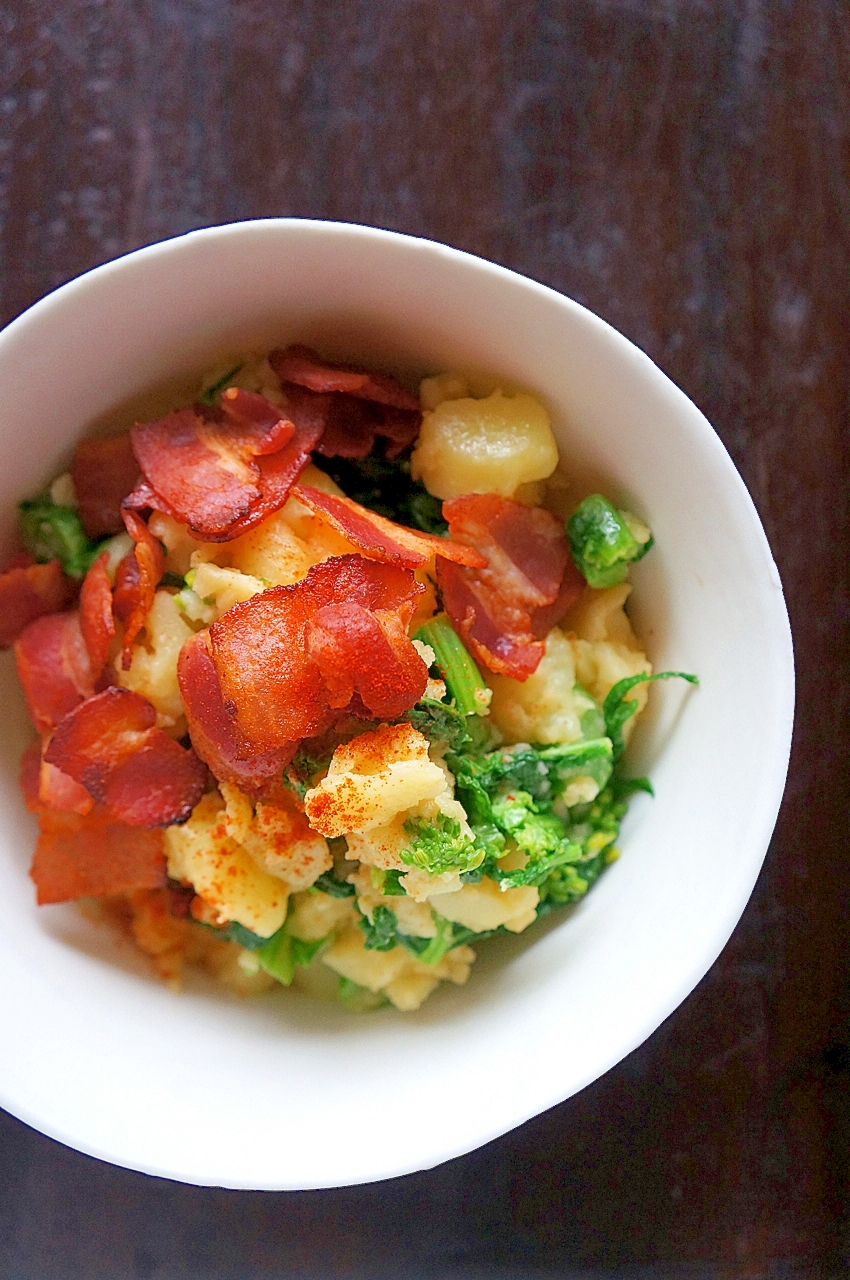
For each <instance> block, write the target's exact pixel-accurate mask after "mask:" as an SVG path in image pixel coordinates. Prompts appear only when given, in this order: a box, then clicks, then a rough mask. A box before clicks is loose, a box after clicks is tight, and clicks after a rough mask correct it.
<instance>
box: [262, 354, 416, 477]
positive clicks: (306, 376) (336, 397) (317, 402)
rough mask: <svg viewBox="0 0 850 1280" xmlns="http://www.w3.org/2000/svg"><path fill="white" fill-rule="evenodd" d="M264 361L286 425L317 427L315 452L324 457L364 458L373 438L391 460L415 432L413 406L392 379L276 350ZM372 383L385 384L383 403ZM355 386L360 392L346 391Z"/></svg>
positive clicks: (404, 447) (413, 398) (412, 401)
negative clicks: (277, 387) (282, 401)
mask: <svg viewBox="0 0 850 1280" xmlns="http://www.w3.org/2000/svg"><path fill="white" fill-rule="evenodd" d="M303 350H306V348H303ZM316 359H317V360H318V357H316ZM269 360H270V363H271V364H272V367H273V368H274V369H275V372H276V373H277V374H278V377H279V378H280V379H281V387H282V388H283V391H284V395H285V397H286V412H287V413H288V414H289V416H290V417H291V418H292V421H293V422H295V423H296V424H297V425H298V426H299V427H302V426H303V427H307V426H309V425H311V424H312V425H315V424H316V423H319V424H321V428H322V429H321V433H320V436H321V438H317V444H316V449H317V451H318V452H319V453H321V454H322V455H323V456H324V457H326V458H365V456H366V455H367V454H368V453H371V452H372V449H373V448H374V446H375V437H376V436H380V437H381V438H382V439H383V440H385V441H386V454H387V457H389V458H396V457H398V455H399V454H400V453H402V452H403V451H404V449H406V448H407V447H408V445H410V444H412V443H413V441H414V440H415V439H416V437H417V435H418V434H419V428H420V427H421V425H422V413H421V410H420V408H419V403H418V401H417V400H416V399H415V397H413V396H411V395H409V394H408V392H406V391H405V390H404V388H403V387H399V386H398V385H397V384H394V383H393V380H392V379H385V380H381V379H380V375H376V374H371V375H369V374H365V373H363V372H356V371H355V372H352V371H350V370H349V371H346V370H339V369H333V368H330V367H326V366H315V365H314V364H311V363H309V362H307V361H305V360H303V359H298V360H294V359H290V358H289V357H288V356H287V355H286V353H285V352H280V351H277V352H275V351H273V352H272V354H271V356H270V357H269ZM290 370H295V371H296V372H298V371H299V370H301V372H302V373H303V380H301V381H299V379H298V378H291V379H290V378H288V377H287V376H286V375H287V372H288V371H290ZM305 370H306V372H305ZM364 379H365V381H363V380H364ZM376 379H377V380H379V381H386V383H387V384H388V387H386V388H383V392H384V393H385V398H384V399H379V395H380V394H381V392H382V388H381V387H380V386H379V385H378V382H377V381H376ZM355 384H358V385H359V386H360V388H361V390H360V392H352V391H350V390H349V388H350V387H351V386H353V385H355ZM370 388H371V389H372V390H373V391H374V392H375V394H373V395H372V394H370V395H368V396H365V397H364V396H363V394H362V392H363V390H364V389H370Z"/></svg>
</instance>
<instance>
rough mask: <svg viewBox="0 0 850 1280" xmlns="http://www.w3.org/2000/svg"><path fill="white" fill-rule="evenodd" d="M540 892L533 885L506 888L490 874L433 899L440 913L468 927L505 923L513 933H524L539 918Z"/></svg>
mask: <svg viewBox="0 0 850 1280" xmlns="http://www.w3.org/2000/svg"><path fill="white" fill-rule="evenodd" d="M539 901H540V894H539V893H538V892H537V890H536V889H535V888H534V886H533V885H522V886H520V887H519V888H517V889H506V890H505V891H504V892H503V891H502V890H501V889H500V888H499V886H498V885H497V884H496V882H495V880H489V879H488V878H487V877H486V876H485V877H484V879H483V880H480V881H479V883H478V884H465V885H464V886H463V888H462V889H460V890H459V891H458V892H457V893H445V894H442V893H441V894H437V895H436V896H435V897H433V898H431V899H430V902H431V906H432V907H433V908H434V910H435V911H436V912H437V914H438V915H441V916H443V917H444V918H445V919H446V920H452V921H454V923H455V924H462V925H463V926H464V928H465V929H474V930H475V932H476V933H484V932H486V930H487V929H497V928H498V927H499V925H504V926H505V928H506V929H509V930H510V931H511V933H522V931H523V929H527V928H528V926H529V925H530V924H531V923H532V921H534V920H535V919H536V916H537V911H536V907H537V904H538V902H539Z"/></svg>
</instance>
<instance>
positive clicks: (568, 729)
mask: <svg viewBox="0 0 850 1280" xmlns="http://www.w3.org/2000/svg"><path fill="white" fill-rule="evenodd" d="M489 679H490V686H491V688H492V690H493V699H492V701H491V703H490V716H491V718H492V720H493V723H494V724H495V725H496V727H497V728H498V729H499V730H500V731H501V732H502V733H503V734H504V735H505V739H506V741H507V742H577V741H578V739H579V738H580V737H581V717H582V716H583V715H584V713H585V712H586V711H587V710H588V709H589V708H590V707H591V706H592V704H591V703H590V701H589V699H588V698H587V697H585V696H584V695H582V694H581V693H580V692H579V693H577V692H576V688H575V683H576V673H575V663H574V659H573V650H572V646H571V645H570V643H569V641H568V640H567V638H566V636H565V635H564V633H563V632H562V631H561V630H560V629H559V628H558V627H553V628H552V630H551V631H550V632H549V635H548V636H547V637H546V651H545V653H544V654H543V657H542V659H541V661H540V665H539V666H538V668H537V670H536V671H535V672H533V674H532V675H530V676H529V677H528V679H527V680H512V679H511V677H510V676H497V675H491V676H490V677H489Z"/></svg>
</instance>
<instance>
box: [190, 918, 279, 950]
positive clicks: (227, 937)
mask: <svg viewBox="0 0 850 1280" xmlns="http://www.w3.org/2000/svg"><path fill="white" fill-rule="evenodd" d="M194 923H195V924H202V923H203V921H201V920H196V921H194ZM205 928H208V929H209V928H211V929H212V930H213V932H214V933H216V934H218V936H219V937H220V938H222V939H223V940H224V941H225V942H236V943H238V944H239V946H240V947H244V948H245V950H246V951H259V949H260V947H264V946H265V945H266V943H267V942H268V941H269V939H268V938H261V937H260V935H259V934H258V933H253V932H252V931H251V930H250V929H246V928H245V926H244V924H237V923H236V921H235V920H231V922H230V924H226V925H222V926H221V927H220V928H216V926H215V925H205ZM273 936H275V937H276V936H277V935H276V934H275V935H273Z"/></svg>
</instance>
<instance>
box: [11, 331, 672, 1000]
mask: <svg viewBox="0 0 850 1280" xmlns="http://www.w3.org/2000/svg"><path fill="white" fill-rule="evenodd" d="M564 462H565V463H566V464H567V466H568V464H569V459H565V460H564ZM558 463H559V457H558V450H557V447H556V444H555V439H554V436H553V434H552V430H551V427H550V422H549V416H548V413H547V411H546V408H545V407H544V405H543V404H542V403H541V402H540V401H539V400H538V399H536V398H535V397H534V396H532V395H529V394H526V393H516V394H514V393H505V392H503V391H502V390H499V389H496V390H494V391H492V392H491V393H490V394H488V395H478V396H476V395H473V394H472V393H471V391H470V388H469V386H468V385H467V383H466V381H465V380H464V378H462V377H460V376H459V375H457V374H454V373H444V374H440V375H439V376H436V377H430V378H426V379H425V381H424V382H423V383H422V384H421V387H420V389H419V395H418V396H417V395H413V394H412V393H411V392H410V391H409V390H407V389H405V388H404V387H403V386H402V385H401V384H400V383H398V382H397V381H395V380H394V379H393V378H391V377H388V376H386V375H383V374H379V373H373V372H369V371H367V370H363V369H358V368H354V367H351V366H342V365H335V364H331V363H329V362H327V361H324V360H323V359H322V358H321V357H320V356H318V355H317V354H316V353H315V352H314V351H311V350H310V349H308V348H305V347H298V346H291V347H287V348H285V349H279V350H276V351H273V352H271V353H270V354H269V355H268V356H263V357H262V358H258V357H250V358H249V357H246V358H245V359H243V360H240V361H237V362H234V363H233V364H231V365H230V366H229V367H224V368H222V369H219V370H215V371H213V373H212V374H211V375H210V376H209V377H208V378H206V379H205V380H204V381H203V383H202V385H201V386H199V387H198V390H197V397H196V400H195V402H194V403H193V404H191V405H188V406H185V405H184V406H181V407H178V408H175V409H174V410H173V411H172V412H171V413H168V414H166V415H165V416H164V417H163V418H161V419H159V420H157V421H156V422H145V423H136V424H135V425H134V426H133V427H132V429H131V431H130V432H129V434H124V435H119V436H113V437H111V438H107V439H95V440H87V441H84V442H83V444H81V445H80V446H79V448H78V450H77V453H76V455H75V457H74V461H73V464H72V467H71V470H70V472H69V473H67V474H64V475H62V476H60V477H58V479H56V480H55V481H54V482H53V484H52V485H51V486H50V488H49V490H47V491H46V492H45V493H43V494H41V495H39V496H37V497H36V498H34V499H32V500H30V501H27V502H24V503H22V504H21V516H20V532H21V540H22V544H23V548H24V550H23V551H22V553H21V554H20V555H19V556H17V557H16V558H15V559H14V560H13V561H12V562H11V564H10V565H9V566H8V567H7V569H6V572H5V573H3V574H2V575H0V600H2V602H3V604H4V605H5V608H4V609H3V610H2V611H0V613H2V616H3V622H2V627H0V643H3V644H5V645H7V646H8V645H10V644H12V643H14V645H15V652H16V659H17V665H18V670H19V674H20V678H21V682H22V684H23V688H24V692H25V694H26V697H27V703H28V707H29V710H30V714H31V716H32V720H33V723H34V725H35V727H36V729H37V731H38V733H39V741H38V742H37V743H34V744H33V746H32V747H31V748H29V749H28V751H27V753H26V755H25V757H24V761H23V768H22V786H23V790H24V795H25V797H26V799H27V803H28V804H29V806H30V808H31V809H32V810H33V811H34V812H35V813H36V814H37V815H38V819H39V827H40V835H39V840H38V845H37V849H36V853H35V858H34V862H33V867H32V872H31V874H32V877H33V879H34V881H35V884H36V887H37V891H38V900H39V902H41V903H50V902H62V901H69V900H80V901H81V902H83V903H84V904H85V905H86V908H87V909H88V910H90V911H91V910H92V909H93V907H96V909H97V910H98V911H99V913H100V914H101V915H104V914H105V915H107V916H109V917H110V918H112V919H115V920H119V921H120V922H121V923H122V925H123V926H124V927H126V929H128V930H129V931H130V933H131V934H132V935H133V936H134V938H135V940H136V941H137V943H138V944H139V946H140V947H141V948H142V949H143V950H144V951H145V952H146V953H147V954H148V955H149V956H150V957H151V959H152V961H153V963H154V965H155V966H156V968H157V970H158V972H159V973H160V975H161V976H162V977H163V978H164V979H165V980H166V981H167V982H169V983H170V984H172V985H178V984H179V981H180V977H181V972H182V970H183V968H184V966H186V965H200V966H202V967H205V968H206V969H207V970H208V971H209V972H211V973H213V974H214V975H215V976H216V977H217V978H218V979H220V980H221V981H222V982H224V983H225V984H226V985H227V986H229V987H230V988H231V989H233V990H236V991H238V992H240V993H244V994H248V993H255V992H262V991H265V990H267V989H270V988H273V987H275V986H276V985H279V984H282V985H284V986H295V987H298V988H301V989H303V990H307V991H309V992H311V993H313V994H314V995H317V996H322V997H326V996H333V997H336V998H339V999H340V1000H341V1001H342V1002H343V1003H344V1004H345V1005H347V1006H348V1007H349V1008H351V1009H353V1010H358V1011H362V1010H367V1009H373V1008H376V1007H378V1006H380V1005H382V1004H386V1003H390V1004H392V1005H394V1006H395V1007H396V1008H398V1009H402V1010H413V1009H417V1008H418V1007H419V1006H420V1005H421V1004H422V1002H423V1000H425V999H426V997H427V996H428V995H429V994H430V993H431V992H432V991H433V990H434V989H435V988H436V987H437V985H438V984H439V983H440V982H441V981H443V980H445V981H447V982H450V983H464V982H466V980H467V978H468V976H469V971H470V965H471V964H472V962H473V960H474V959H475V955H476V950H477V948H478V946H479V944H480V943H482V942H483V941H484V940H485V939H487V938H488V937H490V936H492V935H494V934H497V933H505V932H506V933H514V934H519V933H522V932H524V931H525V930H526V929H528V928H529V927H530V926H531V925H533V923H534V922H535V920H537V919H539V918H540V917H542V916H544V915H546V914H547V913H549V912H550V911H552V910H554V909H557V908H559V907H562V906H565V905H567V904H570V903H575V902H578V901H579V900H580V899H581V898H582V897H583V896H584V894H586V893H587V891H588V889H589V888H590V887H591V885H592V884H593V883H594V882H595V880H596V879H597V878H598V877H599V875H600V874H601V873H602V871H603V870H604V869H605V867H606V866H608V865H609V864H610V863H612V862H613V861H614V860H615V859H616V858H617V857H618V849H617V845H616V840H617V834H618V830H619V826H620V822H621V819H622V817H623V815H624V813H625V811H626V806H627V803H628V798H629V795H630V794H631V793H632V792H633V791H635V790H636V789H641V788H642V789H644V790H650V787H649V783H648V782H647V781H646V780H645V779H633V778H632V779H629V778H627V777H626V776H624V775H623V773H622V772H621V767H620V763H619V761H620V756H621V753H622V751H623V748H624V745H625V743H626V740H627V738H628V735H629V733H630V731H631V730H632V728H633V727H634V723H635V717H636V715H637V714H638V713H639V712H640V711H641V710H642V708H643V706H644V704H645V701H646V696H647V689H648V684H649V682H650V681H651V680H655V679H659V678H661V677H662V676H667V675H670V674H675V673H669V672H662V673H659V674H657V675H653V674H652V668H651V666H650V663H649V661H648V659H647V657H646V654H645V653H644V652H643V649H642V646H641V644H640V641H639V640H638V639H637V638H636V637H635V635H634V633H633V631H632V627H631V625H630V622H629V619H628V616H627V614H626V612H625V605H626V602H627V600H628V596H629V593H630V591H631V586H630V585H629V582H628V573H629V567H630V565H631V564H632V563H633V562H634V561H636V560H638V559H639V558H640V557H641V556H642V555H644V554H645V553H646V551H647V550H648V549H649V547H650V546H651V543H652V539H651V536H650V531H649V529H648V528H647V527H646V526H645V525H644V524H643V523H642V522H641V521H640V520H638V519H637V518H636V517H635V516H634V515H632V514H631V513H630V512H628V511H625V510H620V509H619V508H618V507H617V506H615V505H614V504H613V503H611V502H610V501H608V499H606V498H605V497H603V496H602V495H600V494H591V495H589V496H587V497H585V498H584V500H583V501H582V502H580V503H579V504H578V506H577V507H575V508H574V509H572V510H568V511H564V510H559V509H558V502H559V501H560V499H559V494H562V493H563V486H562V485H561V486H557V485H554V484H551V483H547V482H549V481H550V478H551V477H552V476H553V473H555V471H556V468H557V467H558ZM550 507H551V509H550ZM687 678H689V679H692V677H687Z"/></svg>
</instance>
